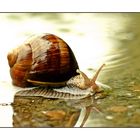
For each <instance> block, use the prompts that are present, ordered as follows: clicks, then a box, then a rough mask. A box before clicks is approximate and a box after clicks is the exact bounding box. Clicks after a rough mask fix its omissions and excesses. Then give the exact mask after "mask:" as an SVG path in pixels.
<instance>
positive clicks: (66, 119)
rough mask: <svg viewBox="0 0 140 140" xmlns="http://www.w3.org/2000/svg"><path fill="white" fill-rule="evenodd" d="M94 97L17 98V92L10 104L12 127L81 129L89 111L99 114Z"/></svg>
mask: <svg viewBox="0 0 140 140" xmlns="http://www.w3.org/2000/svg"><path fill="white" fill-rule="evenodd" d="M21 92H22V91H21ZM23 92H24V91H23ZM95 97H96V96H95ZM95 97H93V96H92V97H87V98H83V99H79V100H78V99H77V100H72V99H71V100H69V99H67V100H66V99H51V98H44V97H39V96H21V94H20V96H19V94H18V92H17V93H16V94H15V97H14V102H13V104H12V107H13V112H14V114H13V127H83V126H84V125H85V123H86V121H87V120H88V117H89V115H90V113H91V111H93V110H96V111H98V112H99V110H98V107H96V101H95V100H96V99H95ZM105 97H106V96H105ZM83 109H86V112H85V114H82V111H83ZM81 114H82V119H80V118H81ZM77 124H79V125H77Z"/></svg>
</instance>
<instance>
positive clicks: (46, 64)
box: [7, 34, 104, 99]
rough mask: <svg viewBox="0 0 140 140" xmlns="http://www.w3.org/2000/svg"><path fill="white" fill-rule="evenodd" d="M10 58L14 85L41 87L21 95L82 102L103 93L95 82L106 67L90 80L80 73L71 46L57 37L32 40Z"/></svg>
mask: <svg viewBox="0 0 140 140" xmlns="http://www.w3.org/2000/svg"><path fill="white" fill-rule="evenodd" d="M7 58H8V63H9V66H10V74H11V78H12V82H13V84H14V85H16V86H20V87H32V86H39V88H34V89H31V90H24V91H22V92H20V91H19V92H18V93H17V95H20V94H22V96H43V97H48V98H63V99H81V98H85V97H87V96H89V95H94V94H95V93H97V92H99V91H100V86H99V85H97V84H96V83H95V81H96V79H97V76H98V74H99V72H100V70H101V69H102V68H103V66H104V64H103V65H102V66H101V67H100V68H99V69H98V71H97V72H96V74H95V76H94V77H93V78H92V79H89V78H88V77H87V76H86V74H84V73H83V72H81V71H80V70H79V66H78V63H77V61H76V58H75V56H74V54H73V52H72V50H71V48H70V47H69V46H68V44H67V43H66V42H65V41H63V40H62V39H61V38H59V37H57V36H55V35H53V34H42V35H38V36H33V37H31V38H29V39H28V40H27V41H26V42H25V43H23V44H22V45H21V46H19V47H18V48H16V49H14V50H12V52H10V53H9V54H8V56H7Z"/></svg>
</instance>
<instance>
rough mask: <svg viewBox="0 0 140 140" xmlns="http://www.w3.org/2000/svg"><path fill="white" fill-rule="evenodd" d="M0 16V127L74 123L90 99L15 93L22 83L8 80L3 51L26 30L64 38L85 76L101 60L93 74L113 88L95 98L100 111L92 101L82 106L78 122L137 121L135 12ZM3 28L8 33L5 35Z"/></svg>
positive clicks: (139, 89) (139, 39)
mask: <svg viewBox="0 0 140 140" xmlns="http://www.w3.org/2000/svg"><path fill="white" fill-rule="evenodd" d="M0 18H1V19H0V20H2V21H3V22H1V24H2V25H1V27H3V28H2V29H1V30H2V31H1V34H0V37H1V38H3V39H2V40H1V44H2V45H3V46H5V47H3V48H2V47H1V48H0V49H1V50H0V51H1V52H3V53H2V55H1V57H2V58H3V59H2V60H0V63H1V64H2V68H3V69H1V71H2V72H1V73H2V74H1V76H0V77H1V79H0V88H1V91H0V115H1V118H0V127H79V126H80V125H81V123H82V120H83V118H84V116H85V108H86V107H90V106H92V105H93V103H92V102H91V99H89V100H87V99H86V100H85V99H84V100H83V99H82V100H78V101H72V100H71V101H69V100H51V99H46V98H42V97H16V96H14V95H15V93H16V92H17V91H18V90H21V89H20V88H17V87H14V86H12V84H11V80H10V76H9V68H8V64H7V60H6V54H7V52H8V51H9V50H10V49H11V48H12V47H15V46H16V45H17V44H19V43H21V42H22V41H23V40H24V39H25V38H26V37H27V36H28V35H31V34H36V33H40V32H50V33H54V34H56V35H58V36H60V37H62V38H63V39H64V40H66V42H68V44H69V45H70V46H71V48H72V49H73V51H74V53H75V56H76V58H77V61H78V63H79V66H80V69H81V70H83V71H84V72H85V73H87V74H88V75H89V76H91V75H93V73H94V72H95V69H97V68H98V67H99V66H100V65H101V64H103V63H106V67H105V68H104V69H103V70H102V72H101V74H100V75H99V78H98V80H99V81H100V82H102V83H105V84H106V85H109V86H110V87H111V88H112V91H111V92H109V93H108V94H107V96H106V93H104V94H105V96H104V94H101V95H100V96H99V98H98V99H96V100H95V104H96V107H97V108H99V110H100V111H98V110H95V109H93V106H92V109H91V108H87V109H88V110H90V113H89V114H88V115H89V116H88V118H87V120H86V122H85V123H84V126H83V127H140V119H139V118H140V64H139V63H140V47H139V44H140V29H139V24H140V14H139V13H76V14H75V13H54V15H53V13H52V14H51V13H50V14H45V13H44V14H38V13H37V14H30V13H28V14H26V13H22V14H21V13H19V14H10V13H7V14H0ZM85 19H86V20H85ZM31 21H32V22H31ZM32 23H34V24H33V25H34V26H33V25H32ZM19 25H20V26H19ZM31 25H32V26H31ZM21 27H22V28H21ZM38 27H40V28H38ZM7 28H8V29H9V34H8V36H10V37H11V38H9V40H8V41H7V40H6V39H7ZM13 29H14V30H13ZM9 42H11V43H9ZM83 56H84V57H83ZM3 73H5V74H3ZM101 97H103V98H101ZM96 98H97V96H96ZM11 103H12V105H11ZM95 104H94V105H95ZM60 122H62V123H60Z"/></svg>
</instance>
